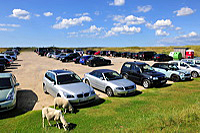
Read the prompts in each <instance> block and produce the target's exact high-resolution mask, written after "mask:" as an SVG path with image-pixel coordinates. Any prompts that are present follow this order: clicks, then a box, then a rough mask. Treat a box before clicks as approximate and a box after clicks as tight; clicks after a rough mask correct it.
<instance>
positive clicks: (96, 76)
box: [84, 69, 136, 96]
mask: <svg viewBox="0 0 200 133" xmlns="http://www.w3.org/2000/svg"><path fill="white" fill-rule="evenodd" d="M84 80H85V83H87V84H88V85H91V86H93V87H94V88H96V89H99V90H101V91H104V92H106V94H107V95H108V96H114V95H122V94H125V95H126V94H128V93H134V92H135V91H136V85H135V83H134V82H132V81H130V80H128V79H123V78H122V76H121V75H120V74H119V73H118V72H116V71H113V70H109V69H99V70H94V71H92V72H90V73H86V74H85V76H84Z"/></svg>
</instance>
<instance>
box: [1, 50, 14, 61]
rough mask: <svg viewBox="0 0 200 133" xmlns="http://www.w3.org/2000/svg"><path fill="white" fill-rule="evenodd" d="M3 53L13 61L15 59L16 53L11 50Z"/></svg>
mask: <svg viewBox="0 0 200 133" xmlns="http://www.w3.org/2000/svg"><path fill="white" fill-rule="evenodd" d="M4 54H7V55H9V56H10V57H11V58H12V59H13V60H14V61H15V60H17V54H16V53H15V52H13V51H6V52H4Z"/></svg>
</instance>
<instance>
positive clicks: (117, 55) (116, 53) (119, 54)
mask: <svg viewBox="0 0 200 133" xmlns="http://www.w3.org/2000/svg"><path fill="white" fill-rule="evenodd" d="M113 56H114V57H121V56H122V53H121V52H115V53H113Z"/></svg>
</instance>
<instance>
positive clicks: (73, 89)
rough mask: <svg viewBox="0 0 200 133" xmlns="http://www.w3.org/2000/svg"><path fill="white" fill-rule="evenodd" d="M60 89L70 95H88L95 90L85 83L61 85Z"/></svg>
mask: <svg viewBox="0 0 200 133" xmlns="http://www.w3.org/2000/svg"><path fill="white" fill-rule="evenodd" d="M58 88H59V89H60V90H62V91H63V92H67V93H69V94H79V93H86V92H90V91H91V90H93V89H92V88H91V87H90V86H88V85H87V84H85V83H83V82H79V83H70V84H64V85H59V87H58Z"/></svg>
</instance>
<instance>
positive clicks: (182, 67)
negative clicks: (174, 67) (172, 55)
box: [180, 62, 189, 70]
mask: <svg viewBox="0 0 200 133" xmlns="http://www.w3.org/2000/svg"><path fill="white" fill-rule="evenodd" d="M188 67H189V66H188V65H187V64H186V63H185V62H180V69H183V70H185V69H188Z"/></svg>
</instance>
